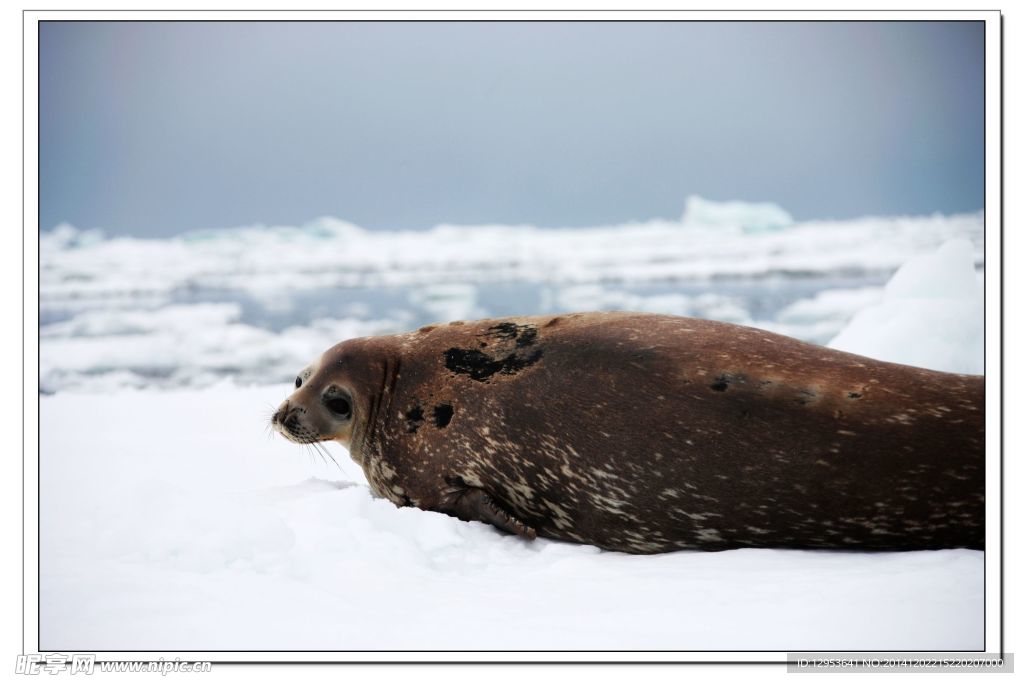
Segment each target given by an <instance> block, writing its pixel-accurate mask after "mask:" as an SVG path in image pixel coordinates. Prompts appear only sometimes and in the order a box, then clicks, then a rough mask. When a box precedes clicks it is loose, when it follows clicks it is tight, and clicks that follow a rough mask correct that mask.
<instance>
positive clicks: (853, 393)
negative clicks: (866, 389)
mask: <svg viewBox="0 0 1024 683" xmlns="http://www.w3.org/2000/svg"><path fill="white" fill-rule="evenodd" d="M863 395H864V394H859V393H857V392H856V391H848V392H846V398H851V399H857V398H860V397H861V396H863Z"/></svg>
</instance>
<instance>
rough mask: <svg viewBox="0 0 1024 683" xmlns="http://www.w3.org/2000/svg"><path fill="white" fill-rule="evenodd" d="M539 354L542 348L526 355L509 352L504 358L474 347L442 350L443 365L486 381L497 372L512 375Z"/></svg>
mask: <svg viewBox="0 0 1024 683" xmlns="http://www.w3.org/2000/svg"><path fill="white" fill-rule="evenodd" d="M541 355H543V349H537V350H535V351H534V352H533V353H531V354H530V355H528V356H519V355H517V354H516V353H511V354H509V355H507V356H505V357H504V358H492V357H491V356H488V355H487V354H486V353H482V352H481V351H478V350H476V349H460V348H454V347H453V348H450V349H448V350H447V351H445V352H444V366H445V367H446V368H448V369H449V370H451V371H452V372H454V373H455V374H457V375H469V377H470V379H475V380H476V381H478V382H486V381H487V380H488V379H490V377H492V376H493V375H496V374H498V373H501V374H503V375H514V374H516V373H517V372H519V371H520V370H522V369H523V368H527V367H529V366H531V365H533V364H534V363H536V362H537V361H538V360H540V357H541Z"/></svg>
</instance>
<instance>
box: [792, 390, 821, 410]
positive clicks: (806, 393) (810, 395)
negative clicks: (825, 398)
mask: <svg viewBox="0 0 1024 683" xmlns="http://www.w3.org/2000/svg"><path fill="white" fill-rule="evenodd" d="M817 397H818V394H817V393H816V392H814V391H811V390H810V389H801V390H800V395H799V396H798V397H797V399H796V402H797V403H799V404H800V405H802V406H805V405H807V404H808V403H810V402H811V401H813V400H814V399H816V398H817Z"/></svg>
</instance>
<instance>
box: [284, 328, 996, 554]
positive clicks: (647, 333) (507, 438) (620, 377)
mask: <svg viewBox="0 0 1024 683" xmlns="http://www.w3.org/2000/svg"><path fill="white" fill-rule="evenodd" d="M295 386H296V390H295V392H294V393H293V394H292V395H291V396H290V397H289V398H288V399H287V400H286V401H285V402H284V403H283V404H282V405H281V407H280V408H279V409H278V410H277V412H276V413H275V414H274V416H273V417H272V418H271V421H272V425H273V427H274V428H275V429H276V430H277V431H279V432H280V433H281V434H283V435H284V436H285V437H287V438H288V439H290V440H292V441H295V442H298V443H315V442H319V441H327V440H334V441H337V442H339V443H341V444H342V445H343V446H345V447H346V448H347V449H348V450H349V452H350V453H351V456H352V458H353V459H354V460H355V461H356V462H357V463H358V464H359V465H360V466H361V467H362V469H363V471H364V472H365V474H366V478H367V480H368V481H369V483H370V486H371V488H372V489H373V491H374V492H375V493H376V494H377V495H379V496H381V497H386V498H388V499H389V500H391V501H392V502H394V503H395V504H396V505H399V506H406V505H411V506H415V507H418V508H421V509H424V510H433V511H439V512H444V513H446V514H449V515H453V516H455V517H458V518H460V519H463V520H477V521H483V522H486V523H489V524H492V525H494V526H496V527H498V528H499V529H503V530H505V531H508V532H511V533H515V534H518V535H520V536H522V537H524V538H534V537H536V536H542V537H547V538H552V539H560V540H565V541H575V542H579V543H587V544H592V545H595V546H598V547H600V548H604V549H607V550H617V551H623V552H627V553H657V552H664V551H671V550H678V549H704V550H722V549H726V548H737V547H791V548H846V549H863V550H909V549H924V548H951V547H966V548H979V549H980V548H984V543H985V537H984V530H985V524H984V503H985V495H984V482H985V466H984V443H985V437H984V378H983V377H981V376H971V375H957V374H949V373H943V372H934V371H931V370H924V369H921V368H915V367H910V366H905V365H897V364H894V363H886V362H881V361H877V360H872V359H870V358H865V357H862V356H857V355H853V354H849V353H844V352H840V351H835V350H832V349H828V348H823V347H820V346H816V345H813V344H808V343H805V342H801V341H798V340H795V339H791V338H788V337H784V336H781V335H778V334H773V333H771V332H766V331H763V330H758V329H754V328H749V327H742V326H738V325H731V324H727V323H720V322H712V321H707V320H698V319H692V318H682V317H675V316H666V315H651V314H639V313H577V314H569V315H560V316H554V317H550V316H549V317H521V318H506V319H496V320H480V321H475V322H461V321H459V322H453V323H449V324H441V325H428V326H426V327H423V328H421V329H419V330H417V331H415V332H410V333H407V334H399V335H394V336H381V337H366V338H361V339H352V340H348V341H345V342H342V343H340V344H338V345H336V346H334V347H332V348H331V349H329V350H328V351H326V352H325V353H324V354H323V355H322V356H321V357H320V358H319V359H318V360H317V361H316V362H315V363H313V364H312V365H310V366H309V367H307V368H305V369H304V370H303V371H302V372H301V373H300V374H299V376H298V377H297V378H296V380H295Z"/></svg>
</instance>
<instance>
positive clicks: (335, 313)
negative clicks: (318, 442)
mask: <svg viewBox="0 0 1024 683" xmlns="http://www.w3.org/2000/svg"><path fill="white" fill-rule="evenodd" d="M886 279H887V277H886V276H885V275H877V276H862V277H845V278H844V277H822V278H786V279H783V278H779V279H767V280H734V281H712V282H704V281H700V282H688V283H674V284H671V285H638V286H630V285H616V286H607V285H606V286H603V287H601V289H600V292H601V293H602V294H603V295H605V296H607V295H609V294H611V295H616V294H625V295H629V296H631V297H653V296H663V295H684V296H688V297H697V296H701V295H708V294H710V295H713V296H714V297H721V298H724V299H728V300H730V301H731V302H733V303H735V304H736V305H738V306H739V307H741V308H743V309H745V310H746V311H747V313H748V314H749V316H750V318H751V319H754V320H774V319H775V317H776V316H777V314H778V312H779V311H780V310H781V309H783V308H785V307H786V306H788V305H789V304H791V303H793V302H795V301H798V300H800V299H805V298H808V297H813V296H814V295H815V294H817V293H818V292H821V291H823V290H827V289H846V288H858V287H868V286H881V285H883V284H885V281H886ZM564 289H572V287H562V286H560V285H552V284H536V283H522V282H515V283H498V284H493V283H491V284H481V285H475V286H472V287H465V290H464V292H461V293H460V292H459V291H458V289H456V290H455V291H454V293H452V292H450V291H449V290H447V289H446V288H443V287H439V288H438V289H437V290H429V289H428V290H426V291H424V290H423V288H410V287H384V288H381V287H354V288H353V287H349V288H337V289H319V290H312V291H303V292H295V293H291V294H288V295H286V296H283V297H282V298H280V299H278V300H274V301H272V302H268V301H267V300H265V299H262V298H258V297H255V296H253V295H252V294H249V293H247V292H240V291H237V290H213V289H192V290H188V291H176V292H174V293H173V295H172V299H171V301H170V302H169V303H174V304H196V303H237V304H238V305H239V306H240V307H241V311H242V317H241V322H243V323H245V324H248V325H253V326H255V327H260V328H263V329H267V330H271V331H275V332H279V331H281V330H283V329H284V328H286V327H291V326H302V325H308V324H309V323H310V322H312V321H313V320H316V319H318V318H344V317H356V318H365V319H380V318H394V317H398V318H400V319H403V320H404V321H406V322H407V324H408V325H409V327H410V329H411V328H414V327H417V326H420V325H425V324H427V323H431V322H437V321H438V320H440V319H441V318H440V317H439V315H441V314H443V312H444V311H445V310H448V309H449V308H451V307H454V309H455V310H458V309H459V308H467V307H468V308H470V309H472V310H475V311H479V312H481V313H482V315H483V316H487V317H504V316H514V315H539V314H546V313H556V312H565V311H566V306H565V305H563V304H560V303H559V301H558V295H559V292H560V291H564ZM587 299H588V296H587V294H586V292H585V291H584V292H583V293H581V294H579V295H578V296H576V297H574V300H579V301H582V302H584V303H585V302H586V301H587ZM600 299H601V297H600V296H599V297H598V298H597V299H596V300H595V301H594V303H593V304H591V305H590V306H584V308H589V309H591V310H595V309H605V310H609V309H613V308H619V306H615V305H608V304H607V303H605V302H602V301H601V300H600ZM446 302H448V305H446ZM40 314H41V318H40V324H42V325H44V326H45V325H47V324H51V323H54V322H59V321H61V320H66V319H68V318H69V317H71V316H72V315H73V314H74V312H73V311H70V310H62V309H60V308H53V307H46V306H44V307H43V308H42V310H41V311H40Z"/></svg>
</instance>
